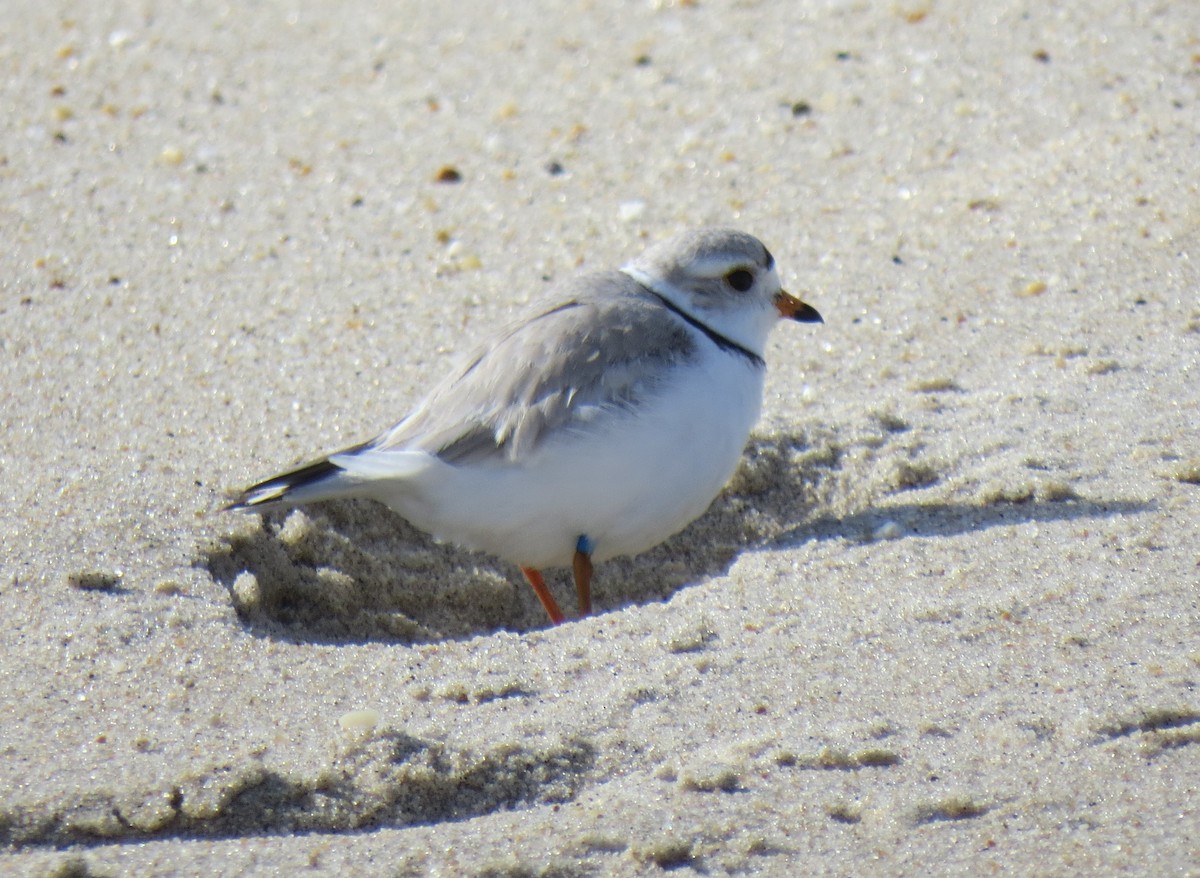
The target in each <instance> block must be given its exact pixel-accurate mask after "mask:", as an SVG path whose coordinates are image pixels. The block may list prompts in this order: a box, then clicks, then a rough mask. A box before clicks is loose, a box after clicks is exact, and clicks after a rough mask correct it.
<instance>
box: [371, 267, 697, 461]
mask: <svg viewBox="0 0 1200 878" xmlns="http://www.w3.org/2000/svg"><path fill="white" fill-rule="evenodd" d="M534 314H535V316H534V317H533V318H532V319H527V320H525V321H524V322H521V323H518V324H516V325H514V326H512V327H510V328H509V329H508V330H506V331H505V332H504V333H502V334H501V335H500V336H499V337H498V338H497V339H496V340H494V341H493V342H492V344H491V345H490V346H489V347H487V348H485V349H483V350H482V351H479V352H478V353H477V354H476V355H475V356H474V357H473V358H472V359H470V360H468V361H467V365H466V366H465V367H464V368H461V369H459V370H458V371H456V372H453V373H451V374H450V375H449V376H448V377H447V378H446V379H445V380H444V381H442V382H441V383H440V384H438V385H437V386H436V387H435V388H434V389H433V391H432V392H431V393H430V394H429V396H427V397H426V398H425V400H424V401H423V402H422V403H421V404H420V406H418V408H417V409H416V411H414V412H413V413H412V414H411V415H409V416H408V417H407V418H405V419H404V420H403V421H401V422H400V423H399V424H397V425H396V426H395V427H393V428H392V429H391V430H389V431H388V432H386V433H384V434H383V435H382V436H379V437H378V438H377V439H375V440H374V441H372V442H369V443H367V445H366V446H365V447H364V448H363V449H362V450H363V451H388V450H398V449H420V450H423V451H427V452H430V453H432V454H436V455H437V456H438V457H440V458H442V459H443V460H445V461H447V462H448V463H462V462H467V461H476V460H480V459H485V458H489V457H504V458H507V459H508V460H519V459H520V458H521V457H523V456H524V455H526V454H528V453H529V452H530V451H531V450H533V449H534V448H536V447H537V446H538V445H539V443H540V442H541V441H542V440H543V439H544V438H545V437H546V436H547V435H548V434H549V433H550V432H551V431H555V430H559V429H587V424H588V422H589V421H590V420H591V419H593V418H595V417H596V416H597V415H599V414H601V413H603V412H605V411H610V410H614V409H634V408H636V407H637V406H638V404H639V403H640V402H641V401H643V400H644V399H646V398H647V397H648V396H651V395H653V394H654V393H655V392H656V391H657V389H658V388H659V387H660V386H661V385H662V384H663V382H664V381H666V380H668V379H669V373H670V371H671V367H672V366H676V365H679V364H682V363H684V362H686V361H688V360H689V359H691V358H692V357H693V356H694V355H695V353H696V342H695V339H694V338H693V335H692V334H691V333H690V332H689V331H688V330H687V329H686V328H685V326H684V325H683V323H682V322H681V321H680V320H679V319H678V318H676V317H675V316H674V315H673V314H671V313H670V312H669V311H668V310H667V309H666V308H664V307H663V306H662V304H661V303H660V302H659V301H658V300H657V299H655V298H654V297H653V296H652V294H650V293H648V292H647V291H646V290H645V289H643V288H642V287H641V286H640V285H639V284H638V283H637V282H636V281H634V280H633V279H632V278H630V277H629V276H627V275H625V274H622V273H620V272H607V273H604V274H597V275H591V276H589V277H584V278H579V279H577V280H576V281H574V282H573V283H571V284H569V285H568V286H567V288H566V289H565V290H561V291H560V293H559V296H558V297H557V298H556V299H555V300H553V301H550V302H547V303H544V304H543V306H542V307H541V308H539V309H537V310H535V311H534Z"/></svg>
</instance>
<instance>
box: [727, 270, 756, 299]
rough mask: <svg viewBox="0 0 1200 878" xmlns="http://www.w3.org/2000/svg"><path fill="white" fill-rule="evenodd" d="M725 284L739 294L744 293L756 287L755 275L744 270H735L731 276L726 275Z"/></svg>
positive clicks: (730, 273)
mask: <svg viewBox="0 0 1200 878" xmlns="http://www.w3.org/2000/svg"><path fill="white" fill-rule="evenodd" d="M725 283H727V284H729V285H730V286H731V287H733V288H734V289H735V290H737V291H738V292H739V293H744V292H746V290H748V289H750V288H751V287H752V286H754V275H752V274H751V273H750V272H748V271H746V269H744V268H735V269H734V270H733V271H731V272H729V274H727V275H725Z"/></svg>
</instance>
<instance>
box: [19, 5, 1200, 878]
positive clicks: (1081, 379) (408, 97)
mask: <svg viewBox="0 0 1200 878" xmlns="http://www.w3.org/2000/svg"><path fill="white" fill-rule="evenodd" d="M0 65H2V67H3V71H4V77H3V81H2V82H0V119H2V120H3V121H2V123H0V131H2V132H3V134H2V140H0V232H2V233H3V247H2V248H0V388H2V393H3V396H2V400H0V545H2V546H3V549H2V555H0V620H2V621H0V662H2V666H0V667H2V670H3V682H4V685H3V687H2V688H0V711H2V715H3V717H4V719H3V720H2V721H0V790H2V794H0V841H3V842H4V843H5V844H6V845H7V848H6V850H4V851H3V852H0V871H4V872H5V873H6V874H10V873H11V874H30V875H62V876H65V875H150V874H161V875H174V874H178V875H205V876H212V875H256V874H263V875H265V874H287V875H295V874H304V875H409V874H414V875H415V874H437V875H492V876H513V878H516V876H585V875H654V874H658V873H660V872H663V871H670V872H671V873H672V874H678V875H687V874H698V875H709V876H711V875H723V874H734V873H736V874H764V875H786V876H794V875H825V874H828V875H967V874H970V875H979V874H991V873H997V874H1010V875H1145V874H1162V875H1167V874H1170V875H1197V874H1200V690H1198V686H1200V605H1198V595H1200V439H1198V426H1200V369H1198V367H1197V363H1198V360H1200V272H1198V270H1197V258H1198V255H1200V182H1198V181H1200V6H1197V4H1195V3H1192V2H1173V3H1157V4H1135V3H1123V2H1117V0H1097V2H1075V3H1044V4H1043V3H1018V2H1008V0H1000V2H994V3H988V4H965V3H943V2H932V0H926V2H919V0H912V2H901V3H894V4H868V3H847V2H815V0H786V2H785V0H776V2H769V0H757V2H756V0H743V2H734V0H698V2H668V0H661V2H646V0H634V2H566V0H560V2H544V3H528V4H518V3H505V2H500V3H492V4H485V3H470V2H464V0H455V2H448V3H436V4H435V3H423V4H418V3H415V2H400V3H393V4H385V3H379V4H376V3H370V2H365V0H349V2H340V3H330V2H326V3H308V4H301V3H276V2H261V3H259V2H248V3H237V4H221V3H214V2H190V3H175V4H167V3H161V4H158V3H147V2H142V3H132V2H116V3H111V4H83V3H65V2H41V3H34V2H28V0H12V2H10V3H9V4H8V5H7V6H6V8H5V14H4V25H3V28H2V29H0ZM448 168H453V169H455V170H456V171H457V174H458V176H459V178H460V179H459V180H458V182H445V181H441V182H440V181H439V176H440V177H446V176H453V175H450V174H449V172H448V171H447V170H446V169H448ZM701 223H723V224H732V225H736V226H739V227H742V228H744V229H746V230H748V231H751V232H753V233H755V234H757V235H758V236H759V237H761V238H762V239H763V240H764V241H765V242H766V243H767V245H768V246H769V247H770V248H771V249H772V251H773V252H774V254H775V256H776V258H777V259H778V261H779V264H780V266H781V271H782V276H783V278H784V281H785V285H787V287H788V288H789V289H790V290H792V291H793V292H795V293H798V294H800V295H802V296H803V297H804V298H805V299H806V300H808V301H810V302H812V303H813V304H814V305H816V306H817V307H818V308H819V309H820V310H821V312H822V313H823V314H824V315H825V318H826V324H825V325H824V326H781V327H780V328H779V330H778V331H777V332H776V334H775V336H774V337H773V340H772V343H771V348H770V350H769V351H768V361H769V362H770V366H771V371H770V377H769V381H768V391H767V398H766V402H765V415H764V419H763V422H762V424H761V425H760V428H759V430H758V432H757V433H756V435H755V437H754V440H753V442H752V447H751V449H750V451H749V453H748V454H747V459H746V464H745V466H744V467H743V470H742V471H741V472H740V473H739V474H738V476H737V477H736V478H735V480H734V483H733V484H732V485H731V487H730V489H729V490H728V491H727V493H726V494H725V495H724V496H723V497H722V498H721V499H720V500H718V501H717V503H716V504H715V505H714V507H713V510H712V511H711V512H710V514H708V515H707V516H705V517H704V518H703V519H701V520H700V521H699V522H697V523H696V524H695V525H694V526H693V527H692V528H690V529H689V530H688V531H686V532H685V533H684V534H682V535H681V536H679V537H678V538H676V539H674V540H672V541H670V542H669V543H667V544H666V545H664V546H662V547H660V548H659V549H657V550H655V551H653V552H651V553H649V554H647V555H644V556H642V557H640V558H637V559H633V560H629V561H618V562H613V563H610V564H606V565H602V566H600V567H599V569H598V571H597V584H596V598H597V604H598V607H597V613H596V614H595V615H594V616H592V617H591V618H588V619H585V620H583V621H574V620H573V621H570V622H569V623H567V624H565V625H562V626H560V627H558V628H554V629H550V628H548V627H547V626H546V624H545V619H544V616H543V615H542V612H541V609H540V607H539V606H538V605H537V603H536V600H535V599H534V597H533V595H532V593H530V591H529V589H528V588H527V587H526V586H525V585H524V584H523V583H521V582H520V579H519V575H518V574H517V571H515V570H514V569H511V568H509V567H508V566H506V565H504V564H501V563H499V562H496V561H494V560H493V559H490V558H487V557H484V556H479V555H473V554H469V553H465V552H461V551H458V550H456V549H454V548H452V547H448V546H442V545H438V544H435V543H433V542H431V541H430V540H428V539H426V538H425V537H423V536H421V535H420V534H418V533H416V532H415V531H413V530H412V529H411V528H409V527H408V526H407V525H406V524H405V523H404V522H402V521H400V520H399V519H397V518H396V517H395V516H393V515H391V514H388V513H386V512H383V511H382V510H381V509H379V508H378V507H374V506H371V505H369V504H363V503H341V504H327V505H324V506H317V507H313V508H311V509H308V510H306V511H304V512H300V513H295V514H293V515H291V516H290V517H289V516H279V517H275V518H272V519H269V520H268V521H266V522H265V523H260V522H259V521H258V519H256V518H254V517H247V516H239V515H235V514H231V513H223V512H220V511H218V510H219V508H220V506H221V504H222V503H223V502H224V498H225V497H226V496H227V493H228V492H229V491H230V490H232V489H236V488H238V487H241V486H243V485H245V484H246V483H248V482H250V481H252V480H255V479H257V478H261V477H264V476H267V475H270V474H272V473H274V472H276V471H278V470H279V469H281V468H283V467H285V466H288V465H290V464H292V463H295V462H297V461H300V460H303V459H305V458H309V457H311V456H313V455H316V454H318V453H321V452H326V451H329V450H332V449H335V448H337V447H339V446H341V445H345V444H349V443H351V442H354V441H358V440H362V439H365V438H368V437H369V436H371V435H372V434H373V433H375V432H376V431H378V430H379V429H382V428H383V427H385V426H387V425H388V424H390V423H391V422H392V421H394V420H396V419H398V418H399V417H400V416H401V415H403V414H404V412H405V410H406V408H407V407H408V406H409V405H411V404H412V403H413V402H414V401H415V400H417V399H418V398H419V396H420V394H421V392H422V390H423V388H425V387H427V386H428V384H429V383H430V382H431V381H432V380H434V379H435V378H436V377H438V376H440V374H441V373H442V371H443V370H444V369H446V368H447V366H448V364H449V363H450V362H451V361H452V360H453V358H454V357H455V355H456V354H461V353H462V352H463V351H464V350H465V349H467V348H468V347H469V346H470V344H471V342H472V341H473V340H474V339H477V338H479V337H481V336H483V335H485V334H486V333H487V332H488V331H489V329H490V328H491V327H493V326H494V325H496V324H497V323H499V322H501V321H504V320H506V319H507V318H508V316H509V315H510V314H511V313H512V311H513V309H514V308H516V307H519V306H520V305H521V304H522V303H524V302H526V301H527V300H528V299H529V298H530V297H532V296H534V295H536V294H537V293H539V292H540V291H541V290H542V289H543V288H544V287H545V285H546V284H549V283H554V282H556V281H560V280H562V279H564V278H566V277H569V276H570V275H571V274H572V273H574V272H576V271H578V270H585V269H592V268H601V267H612V266H615V265H619V264H621V263H622V262H623V261H624V260H626V259H628V258H629V257H630V256H632V255H633V254H635V253H637V252H638V251H639V250H640V249H641V248H643V247H644V246H645V245H646V244H647V243H649V242H651V241H655V240H659V239H661V238H663V237H666V236H667V235H670V234H673V233H675V232H677V231H679V230H680V229H682V228H685V227H688V226H691V225H697V224H701ZM697 441H702V437H698V439H697ZM554 588H555V589H557V590H558V591H559V594H560V595H561V597H562V600H563V602H564V604H565V605H570V604H571V603H572V601H571V599H570V585H569V583H568V581H567V579H566V578H565V576H563V575H562V574H561V573H560V574H559V575H557V576H556V577H555V579H554Z"/></svg>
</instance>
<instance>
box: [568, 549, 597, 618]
mask: <svg viewBox="0 0 1200 878" xmlns="http://www.w3.org/2000/svg"><path fill="white" fill-rule="evenodd" d="M572 567H573V568H574V572H575V591H576V592H578V594H579V615H581V616H586V615H588V614H589V613H591V612H592V556H591V555H589V554H587V553H586V552H581V551H580V550H579V549H576V550H575V560H574V563H573V564H572Z"/></svg>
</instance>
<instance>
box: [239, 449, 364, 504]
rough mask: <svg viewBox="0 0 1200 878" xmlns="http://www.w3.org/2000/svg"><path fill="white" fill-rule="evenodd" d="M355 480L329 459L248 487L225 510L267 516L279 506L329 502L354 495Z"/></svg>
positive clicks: (326, 458) (314, 462) (317, 461)
mask: <svg viewBox="0 0 1200 878" xmlns="http://www.w3.org/2000/svg"><path fill="white" fill-rule="evenodd" d="M355 481H356V480H354V479H347V478H346V470H345V469H344V468H343V467H340V466H338V465H337V464H336V463H334V462H333V461H332V460H330V459H329V458H328V457H325V458H322V459H321V460H316V461H313V462H312V463H309V464H305V465H304V466H302V467H298V468H296V469H294V470H291V471H290V472H286V473H281V474H279V475H277V476H272V477H271V478H269V479H267V480H265V481H262V482H259V483H258V484H256V485H251V486H250V487H249V488H246V490H244V491H242V492H241V493H240V494H238V495H237V497H236V498H234V500H233V502H231V503H229V504H228V505H227V506H225V507H224V509H226V510H230V511H234V512H266V511H268V510H270V509H277V508H279V507H282V506H295V505H298V504H300V503H311V502H312V501H314V500H328V499H331V498H333V497H342V496H345V495H347V494H351V493H354V492H355V484H354V482H355Z"/></svg>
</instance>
